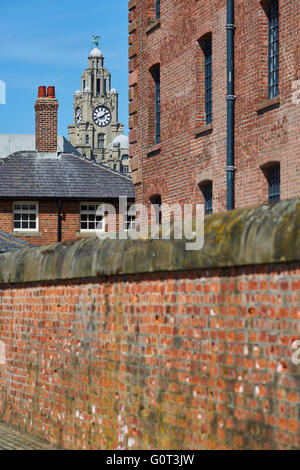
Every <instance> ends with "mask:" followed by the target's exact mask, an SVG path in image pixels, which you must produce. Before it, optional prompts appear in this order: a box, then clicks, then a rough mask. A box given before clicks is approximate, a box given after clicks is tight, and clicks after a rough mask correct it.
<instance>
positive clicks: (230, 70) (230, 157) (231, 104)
mask: <svg viewBox="0 0 300 470" xmlns="http://www.w3.org/2000/svg"><path fill="white" fill-rule="evenodd" d="M235 28H236V26H235V24H234V0H227V24H226V30H227V96H226V100H227V166H226V173H227V210H228V211H230V210H232V209H234V173H235V170H236V168H235V166H234V110H235V100H236V96H235V94H234V32H235Z"/></svg>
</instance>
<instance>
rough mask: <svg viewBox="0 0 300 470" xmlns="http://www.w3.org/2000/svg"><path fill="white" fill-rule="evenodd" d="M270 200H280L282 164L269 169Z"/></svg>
mask: <svg viewBox="0 0 300 470" xmlns="http://www.w3.org/2000/svg"><path fill="white" fill-rule="evenodd" d="M268 183H269V202H275V201H280V165H276V166H273V167H272V168H269V170H268Z"/></svg>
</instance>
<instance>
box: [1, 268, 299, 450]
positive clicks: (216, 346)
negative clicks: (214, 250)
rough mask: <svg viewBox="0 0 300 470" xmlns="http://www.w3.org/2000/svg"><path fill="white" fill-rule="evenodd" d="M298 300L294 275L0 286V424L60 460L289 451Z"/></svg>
mask: <svg viewBox="0 0 300 470" xmlns="http://www.w3.org/2000/svg"><path fill="white" fill-rule="evenodd" d="M299 289H300V266H299V264H297V265H295V264H293V265H285V264H281V265H273V266H271V265H270V266H266V267H264V266H262V267H252V268H250V267H249V268H238V269H223V270H222V269H218V270H203V271H194V272H181V273H172V274H168V275H165V274H150V275H136V276H123V277H121V276H120V277H111V278H105V279H104V278H98V279H93V280H88V281H86V282H84V281H76V280H75V281H70V282H59V283H58V282H57V283H55V282H53V283H35V284H27V285H10V286H7V287H5V286H3V288H2V289H1V292H0V294H1V297H0V316H1V322H0V340H1V341H3V342H4V343H5V346H6V364H2V365H0V384H1V385H0V390H1V394H0V418H1V419H4V420H5V421H7V422H10V423H12V424H14V425H17V426H19V427H20V428H22V429H26V430H27V431H29V432H33V433H35V434H37V435H40V436H43V437H45V438H47V439H49V440H50V441H51V442H53V443H56V444H60V445H62V446H64V447H66V448H70V449H71V448H89V449H96V448H98V449H117V448H120V449H129V448H132V449H202V448H209V449H214V448H217V449H221V448H222V449H223V448H225V449H231V448H234V449H285V448H296V447H298V448H299V446H300V440H299V421H298V418H299V417H298V411H299V409H298V407H299V387H298V384H299V366H296V365H293V363H292V361H291V354H292V352H293V349H292V343H293V341H294V340H298V339H299V334H300V332H299V312H300V304H299V295H298V293H299ZM2 362H3V360H2Z"/></svg>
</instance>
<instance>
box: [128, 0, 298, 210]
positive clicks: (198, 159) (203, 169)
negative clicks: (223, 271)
mask: <svg viewBox="0 0 300 470" xmlns="http://www.w3.org/2000/svg"><path fill="white" fill-rule="evenodd" d="M267 3H268V2H267V1H266V2H265V1H263V2H262V1H260V0H253V1H245V0H236V2H235V24H236V33H235V38H236V40H235V73H236V75H235V94H236V96H237V99H236V113H235V153H236V160H235V166H236V175H235V176H236V180H235V204H236V207H246V206H251V205H253V204H263V203H266V202H267V200H268V183H267V179H266V177H265V174H264V172H263V170H262V168H261V167H262V166H264V165H267V164H270V163H271V162H280V165H281V197H282V199H285V198H292V197H299V187H300V184H299V183H300V181H299V175H300V171H299V157H300V155H299V148H300V145H299V143H300V142H299V135H300V133H299V122H300V114H299V113H300V107H299V88H300V85H299V51H300V44H299V37H300V35H299V27H300V26H299V25H300V21H299V19H300V3H299V2H294V1H292V0H286V1H279V12H280V17H279V31H280V38H279V48H280V53H279V55H280V57H279V63H280V71H279V97H278V99H276V100H275V102H270V101H268V100H267V98H268V83H267V71H268V60H267V58H268V51H267V44H268V38H267V34H268V31H267V27H268V24H267V15H266V4H267ZM153 5H154V0H153V1H152V0H130V2H129V33H130V37H129V44H130V47H129V72H130V73H129V86H130V92H129V99H130V105H129V113H130V121H129V128H130V135H129V139H130V144H131V148H130V155H131V157H132V158H131V168H132V170H133V174H132V177H133V182H134V183H135V184H136V192H137V193H136V194H137V202H145V203H148V204H149V198H150V197H151V196H152V195H153V194H157V193H159V194H161V197H162V202H165V203H174V202H180V203H182V204H183V203H188V202H203V195H202V193H201V191H200V190H199V187H198V185H199V183H201V182H205V181H208V180H211V181H212V183H213V211H214V212H218V211H221V210H224V209H225V206H226V28H225V26H226V1H225V0H210V1H207V0H193V1H190V0H176V1H175V0H164V1H163V2H161V15H160V20H159V21H156V22H153V14H152V13H151V12H152V10H153ZM151 8H152V10H151ZM207 33H211V34H212V44H213V45H212V57H213V59H212V60H213V64H212V71H213V84H212V86H213V118H212V125H211V126H209V127H208V128H207V126H205V125H204V95H203V91H204V55H203V51H202V50H201V47H200V46H199V40H201V39H202V38H203V37H205V35H206V34H207ZM157 63H160V76H161V144H160V145H158V146H153V145H154V137H153V136H154V134H153V122H154V102H153V97H154V91H153V80H152V77H151V74H150V72H149V69H150V68H151V66H152V65H153V64H157Z"/></svg>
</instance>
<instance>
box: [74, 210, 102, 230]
mask: <svg viewBox="0 0 300 470" xmlns="http://www.w3.org/2000/svg"><path fill="white" fill-rule="evenodd" d="M101 204H103V202H81V203H80V221H79V223H80V233H96V230H97V231H99V232H105V216H104V217H103V219H102V228H101V229H96V228H94V229H92V228H81V222H85V221H82V220H81V216H82V215H83V214H87V215H90V214H95V215H96V213H97V208H98V206H100V205H101ZM82 206H96V213H95V212H94V211H92V210H89V209H88V210H87V211H83V210H82ZM87 223H88V219H87Z"/></svg>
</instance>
